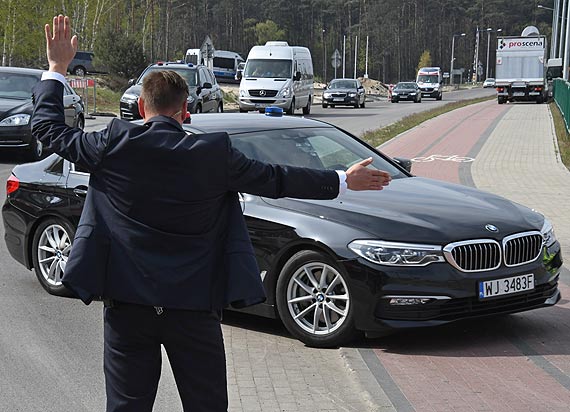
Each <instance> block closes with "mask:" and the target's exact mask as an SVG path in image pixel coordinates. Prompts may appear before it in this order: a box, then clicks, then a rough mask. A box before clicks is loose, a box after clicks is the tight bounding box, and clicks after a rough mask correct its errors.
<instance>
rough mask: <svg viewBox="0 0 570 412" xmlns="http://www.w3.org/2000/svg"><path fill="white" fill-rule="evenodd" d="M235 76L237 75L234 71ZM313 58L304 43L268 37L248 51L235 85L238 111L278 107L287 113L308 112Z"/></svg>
mask: <svg viewBox="0 0 570 412" xmlns="http://www.w3.org/2000/svg"><path fill="white" fill-rule="evenodd" d="M238 76H239V75H238ZM312 101H313V62H312V60H311V52H310V51H309V49H307V48H306V47H296V46H289V44H287V42H284V41H268V42H267V43H265V46H254V47H252V49H251V50H250V51H249V54H248V56H247V60H246V63H245V69H244V71H243V75H242V78H241V82H240V85H239V111H240V112H248V111H252V110H259V111H260V112H263V111H265V108H266V107H268V106H277V107H281V108H282V109H283V110H285V112H286V113H287V114H293V113H294V112H295V109H298V108H302V109H303V114H309V113H310V112H311V103H312Z"/></svg>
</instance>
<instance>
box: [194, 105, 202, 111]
mask: <svg viewBox="0 0 570 412" xmlns="http://www.w3.org/2000/svg"><path fill="white" fill-rule="evenodd" d="M194 113H202V105H200V104H199V105H197V106H196V111H195V112H194Z"/></svg>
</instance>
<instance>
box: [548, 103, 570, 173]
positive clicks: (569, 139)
mask: <svg viewBox="0 0 570 412" xmlns="http://www.w3.org/2000/svg"><path fill="white" fill-rule="evenodd" d="M549 107H550V113H552V119H553V121H554V130H555V132H556V138H557V139H558V149H559V150H560V157H561V158H562V163H564V166H566V167H567V168H568V165H570V135H569V134H568V131H567V130H566V124H565V123H564V117H563V116H562V113H561V112H560V109H559V108H558V106H557V105H556V103H555V102H551V103H550V104H549Z"/></svg>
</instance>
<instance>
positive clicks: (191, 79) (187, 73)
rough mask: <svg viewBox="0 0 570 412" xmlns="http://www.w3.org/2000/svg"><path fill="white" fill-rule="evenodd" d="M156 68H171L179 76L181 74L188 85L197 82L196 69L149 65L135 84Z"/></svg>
mask: <svg viewBox="0 0 570 412" xmlns="http://www.w3.org/2000/svg"><path fill="white" fill-rule="evenodd" d="M158 70H171V71H173V72H176V73H178V74H179V75H180V76H182V77H183V78H184V80H186V83H188V86H189V87H192V86H196V85H197V84H198V81H197V74H196V69H192V68H184V69H182V68H172V67H168V66H154V67H149V68H148V69H146V70H145V72H144V73H143V74H142V75H141V77H139V80H138V82H137V84H142V82H143V79H144V78H145V76H146V75H148V74H149V73H151V72H153V71H158Z"/></svg>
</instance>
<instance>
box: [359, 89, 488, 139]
mask: <svg viewBox="0 0 570 412" xmlns="http://www.w3.org/2000/svg"><path fill="white" fill-rule="evenodd" d="M492 99H495V96H489V97H480V98H477V99H469V100H461V101H458V102H452V103H447V104H445V105H443V106H440V107H436V108H435V109H431V110H427V111H425V112H420V113H414V114H412V115H410V116H406V117H404V118H403V119H401V120H399V121H397V122H395V123H392V124H390V125H388V126H386V127H383V128H381V129H377V130H372V131H369V132H366V133H364V135H363V136H362V139H363V140H364V141H365V142H367V143H368V144H370V145H371V146H373V147H378V146H380V145H381V144H382V143H385V142H387V141H388V140H390V139H392V138H394V137H396V136H398V135H399V134H400V133H403V132H405V131H406V130H410V129H412V128H413V127H416V126H418V125H419V124H421V123H423V122H425V121H426V120H429V119H432V118H434V117H437V116H439V115H441V114H444V113H447V112H450V111H452V110H456V109H459V108H461V107H465V106H469V105H472V104H476V103H481V102H484V101H487V100H492Z"/></svg>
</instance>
